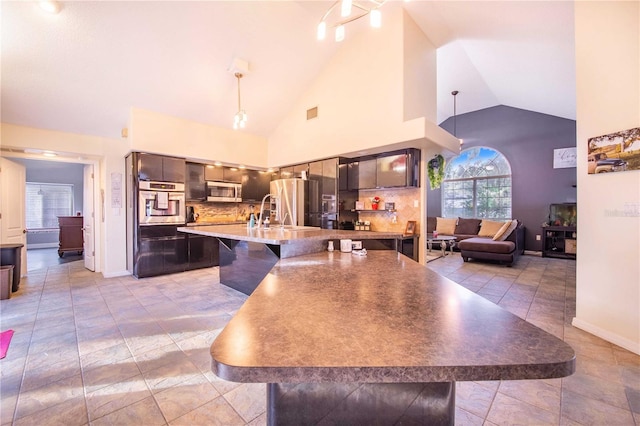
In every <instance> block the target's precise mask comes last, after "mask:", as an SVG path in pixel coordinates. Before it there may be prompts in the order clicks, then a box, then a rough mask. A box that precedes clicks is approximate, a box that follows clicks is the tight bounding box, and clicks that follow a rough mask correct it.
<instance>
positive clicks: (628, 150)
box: [587, 127, 640, 174]
mask: <svg viewBox="0 0 640 426" xmlns="http://www.w3.org/2000/svg"><path fill="white" fill-rule="evenodd" d="M588 144H589V145H588V151H587V152H588V155H587V173H589V174H598V173H611V172H624V171H627V170H640V127H636V128H633V129H629V130H624V131H621V132H616V133H610V134H608V135H602V136H596V137H593V138H590V139H589V141H588Z"/></svg>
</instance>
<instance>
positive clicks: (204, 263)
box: [187, 234, 220, 270]
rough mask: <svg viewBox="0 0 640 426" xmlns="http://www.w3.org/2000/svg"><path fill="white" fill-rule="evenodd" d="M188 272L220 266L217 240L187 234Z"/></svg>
mask: <svg viewBox="0 0 640 426" xmlns="http://www.w3.org/2000/svg"><path fill="white" fill-rule="evenodd" d="M187 248H188V254H187V256H188V259H189V262H188V266H187V269H188V270H193V269H200V268H210V267H212V266H218V265H219V264H220V252H219V243H218V239H217V238H213V237H206V236H204V235H194V234H187Z"/></svg>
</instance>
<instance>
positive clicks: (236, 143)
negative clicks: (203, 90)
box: [129, 108, 267, 168]
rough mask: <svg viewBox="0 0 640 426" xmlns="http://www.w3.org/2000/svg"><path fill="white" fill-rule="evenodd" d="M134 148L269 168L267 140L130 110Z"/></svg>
mask: <svg viewBox="0 0 640 426" xmlns="http://www.w3.org/2000/svg"><path fill="white" fill-rule="evenodd" d="M129 125H130V129H129V139H130V140H131V149H132V150H133V151H140V152H153V153H159V154H165V155H173V156H175V157H186V158H189V159H194V160H196V159H199V160H210V161H220V162H222V163H230V164H243V165H245V166H247V167H256V168H262V167H267V140H266V139H264V138H261V137H259V136H254V135H251V134H250V133H247V132H241V131H235V130H232V129H223V128H220V127H213V126H209V125H206V124H202V123H197V122H195V121H189V120H184V119H182V118H178V117H172V116H169V115H164V114H160V113H157V112H153V111H147V110H143V109H140V108H131V117H130V124H129Z"/></svg>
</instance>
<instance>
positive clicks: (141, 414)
mask: <svg viewBox="0 0 640 426" xmlns="http://www.w3.org/2000/svg"><path fill="white" fill-rule="evenodd" d="M165 424H167V423H166V421H165V419H164V417H163V416H162V412H161V411H160V408H158V405H157V404H156V402H155V400H154V399H153V398H152V397H148V398H145V399H143V400H141V401H138V402H136V403H134V404H131V405H128V406H126V407H123V408H121V409H119V410H116V411H114V412H111V413H109V414H107V415H105V416H103V417H100V418H98V419H96V420H92V421H91V425H92V426H113V425H145V426H155V425H165Z"/></svg>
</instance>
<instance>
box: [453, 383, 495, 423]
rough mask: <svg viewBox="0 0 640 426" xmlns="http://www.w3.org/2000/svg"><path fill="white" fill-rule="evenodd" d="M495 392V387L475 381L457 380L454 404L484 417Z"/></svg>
mask: <svg viewBox="0 0 640 426" xmlns="http://www.w3.org/2000/svg"><path fill="white" fill-rule="evenodd" d="M495 394H496V391H495V389H490V388H487V387H485V386H482V385H480V384H478V383H475V382H458V383H456V406H458V407H460V408H462V409H463V410H465V411H468V412H469V413H471V414H474V415H476V416H479V417H481V418H483V419H484V418H485V417H486V416H487V413H488V412H489V408H490V407H491V403H492V402H493V399H494V397H495Z"/></svg>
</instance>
